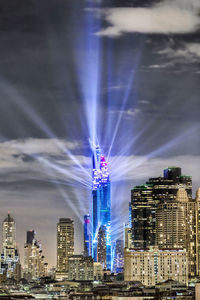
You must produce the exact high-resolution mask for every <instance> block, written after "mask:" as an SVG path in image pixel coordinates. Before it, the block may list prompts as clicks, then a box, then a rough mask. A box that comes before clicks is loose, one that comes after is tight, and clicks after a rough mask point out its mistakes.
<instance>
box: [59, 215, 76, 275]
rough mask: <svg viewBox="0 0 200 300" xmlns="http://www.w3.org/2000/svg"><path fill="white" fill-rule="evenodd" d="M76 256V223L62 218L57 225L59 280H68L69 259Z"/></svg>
mask: <svg viewBox="0 0 200 300" xmlns="http://www.w3.org/2000/svg"><path fill="white" fill-rule="evenodd" d="M72 255H74V221H72V220H71V219H68V218H66V219H65V218H61V219H60V220H59V223H58V224H57V272H56V277H57V278H67V274H68V258H69V257H70V256H72Z"/></svg>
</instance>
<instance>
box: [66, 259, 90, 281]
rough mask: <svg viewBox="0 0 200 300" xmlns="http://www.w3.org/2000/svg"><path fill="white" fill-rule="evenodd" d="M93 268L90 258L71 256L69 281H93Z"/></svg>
mask: <svg viewBox="0 0 200 300" xmlns="http://www.w3.org/2000/svg"><path fill="white" fill-rule="evenodd" d="M93 269H94V266H93V259H92V257H91V256H87V257H84V256H83V255H73V256H70V257H69V274H68V279H69V280H77V281H83V280H91V281H92V280H94V270H93Z"/></svg>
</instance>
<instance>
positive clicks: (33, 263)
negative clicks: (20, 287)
mask: <svg viewBox="0 0 200 300" xmlns="http://www.w3.org/2000/svg"><path fill="white" fill-rule="evenodd" d="M47 265H48V264H47V263H45V257H44V255H43V252H42V248H41V245H40V243H39V242H38V241H37V240H36V238H35V231H34V230H29V231H27V240H26V244H25V245H24V278H26V279H27V280H31V279H38V278H40V277H44V276H47Z"/></svg>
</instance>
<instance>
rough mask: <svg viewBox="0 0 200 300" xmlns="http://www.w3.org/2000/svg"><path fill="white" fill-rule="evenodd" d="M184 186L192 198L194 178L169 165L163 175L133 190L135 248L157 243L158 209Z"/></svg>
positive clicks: (144, 247) (132, 208)
mask: <svg viewBox="0 0 200 300" xmlns="http://www.w3.org/2000/svg"><path fill="white" fill-rule="evenodd" d="M180 188H183V189H185V190H186V192H187V196H188V199H189V200H192V178H191V176H183V175H181V168H177V167H168V168H167V169H165V170H164V176H163V177H157V178H150V179H149V181H148V182H146V184H143V185H140V186H135V187H134V188H133V189H132V191H131V210H132V239H133V248H135V249H147V248H149V247H150V246H154V245H155V244H156V217H155V216H156V210H157V207H158V205H159V204H160V203H164V201H165V200H167V201H168V200H169V201H170V200H171V201H173V200H176V195H177V191H178V190H179V189H180Z"/></svg>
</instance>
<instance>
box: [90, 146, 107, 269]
mask: <svg viewBox="0 0 200 300" xmlns="http://www.w3.org/2000/svg"><path fill="white" fill-rule="evenodd" d="M92 196H93V224H92V227H93V228H92V256H93V258H94V261H96V262H97V261H99V260H98V248H99V247H100V245H99V246H98V241H100V240H102V236H103V235H102V234H100V233H102V228H105V245H106V268H107V269H111V234H110V222H111V214H110V209H111V200H110V179H109V172H108V165H107V162H106V160H105V157H104V156H103V155H101V149H100V148H99V147H96V149H95V151H94V154H93V188H92ZM102 226H103V227H102ZM100 228H101V229H100ZM99 231H100V232H99ZM100 235H101V238H100Z"/></svg>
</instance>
